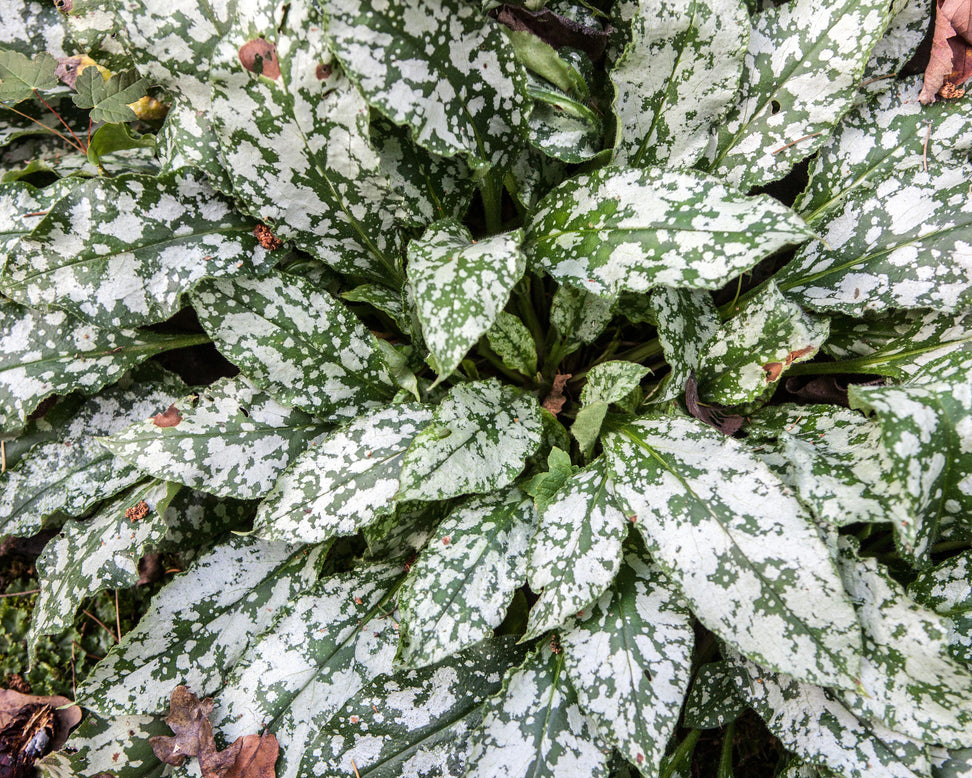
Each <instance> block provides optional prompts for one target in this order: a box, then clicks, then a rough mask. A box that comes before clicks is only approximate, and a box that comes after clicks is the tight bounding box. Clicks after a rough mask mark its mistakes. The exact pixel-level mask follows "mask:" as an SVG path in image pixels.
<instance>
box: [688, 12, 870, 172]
mask: <svg viewBox="0 0 972 778" xmlns="http://www.w3.org/2000/svg"><path fill="white" fill-rule="evenodd" d="M888 6H889V3H888V2H887V0H795V2H792V3H786V4H783V5H780V6H777V7H775V8H769V9H767V10H765V11H763V12H762V13H760V14H759V15H758V16H756V17H755V19H754V20H753V29H752V34H751V35H750V39H749V52H748V53H747V54H746V58H745V62H744V68H743V75H742V82H741V83H742V85H741V89H740V93H739V96H738V97H737V99H736V104H735V105H734V106H733V107H732V109H731V110H730V111H729V114H728V115H727V116H726V118H725V120H724V121H723V122H722V123H721V125H720V126H719V127H718V129H717V132H716V133H713V143H712V145H710V150H709V152H707V156H708V159H709V163H708V167H709V169H710V170H712V171H713V172H715V173H717V174H718V175H720V176H722V177H724V178H725V179H728V181H729V182H730V183H731V184H735V185H737V186H738V187H739V188H740V189H742V190H747V189H750V188H751V187H754V186H758V185H760V184H766V183H769V182H770V181H775V180H777V179H779V178H782V177H783V176H785V175H786V174H787V173H788V172H789V171H790V169H791V168H792V167H793V165H794V164H795V163H797V162H799V161H800V160H801V159H803V158H804V157H807V156H809V155H810V154H812V153H813V152H814V151H816V150H817V149H818V148H820V146H821V145H823V143H824V142H825V141H826V138H827V135H828V134H829V133H830V131H831V130H832V129H833V127H834V125H835V124H836V123H837V121H838V120H839V119H840V118H841V116H843V115H844V114H845V113H846V112H847V110H848V109H849V108H850V107H851V104H852V102H853V99H854V95H855V93H856V92H857V87H858V84H859V83H860V79H861V74H862V73H863V72H864V66H865V64H866V63H867V60H868V56H869V54H870V52H871V49H872V48H873V47H874V44H875V43H877V41H878V40H879V39H880V38H881V36H882V35H883V34H884V30H885V28H886V26H887V23H888V19H889V8H888ZM807 136H811V137H807ZM789 144H792V145H789Z"/></svg>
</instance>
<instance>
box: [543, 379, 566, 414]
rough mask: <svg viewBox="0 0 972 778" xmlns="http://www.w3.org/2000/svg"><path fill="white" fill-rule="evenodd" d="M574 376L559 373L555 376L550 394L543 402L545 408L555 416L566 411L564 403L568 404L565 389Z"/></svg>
mask: <svg viewBox="0 0 972 778" xmlns="http://www.w3.org/2000/svg"><path fill="white" fill-rule="evenodd" d="M572 375H573V374H572V373H557V375H555V376H554V380H553V386H552V387H550V393H549V394H548V395H547V396H546V398H545V399H544V401H543V407H544V408H546V409H547V410H548V411H550V412H551V413H552V414H553V415H554V416H556V415H557V414H558V413H560V412H561V411H562V410H563V409H564V403H566V402H567V398H566V397H565V396H564V387H566V386H567V382H568V381H569V380H570V378H571V376H572Z"/></svg>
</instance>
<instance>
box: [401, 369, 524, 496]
mask: <svg viewBox="0 0 972 778" xmlns="http://www.w3.org/2000/svg"><path fill="white" fill-rule="evenodd" d="M541 431H542V425H541V420H540V406H539V405H538V404H537V401H536V398H535V397H533V396H532V395H527V394H522V393H520V392H518V391H517V390H515V389H513V388H512V387H507V386H503V385H501V384H500V383H499V382H498V381H496V380H495V379H491V380H489V381H477V382H475V383H468V384H460V385H459V386H456V387H454V388H453V389H452V390H450V392H449V394H448V395H446V397H445V399H444V400H443V401H442V402H441V404H440V405H439V406H438V407H437V408H436V409H435V413H434V415H433V416H432V423H431V424H430V425H429V426H428V427H426V428H425V429H424V430H423V431H422V432H420V433H419V434H418V436H417V437H416V438H415V440H414V441H413V442H412V445H411V446H410V447H409V449H408V452H407V453H406V454H405V462H404V464H403V465H402V473H401V489H400V490H399V492H398V499H401V500H426V501H430V500H445V499H448V498H450V497H458V496H459V495H461V494H475V493H478V492H489V491H492V490H494V489H501V488H502V487H504V486H507V485H508V484H510V483H512V482H513V479H514V478H516V476H518V475H519V474H520V471H521V470H523V466H524V464H525V462H526V459H527V457H529V456H530V455H531V454H533V453H534V452H535V451H536V450H537V448H538V447H539V446H540V442H541Z"/></svg>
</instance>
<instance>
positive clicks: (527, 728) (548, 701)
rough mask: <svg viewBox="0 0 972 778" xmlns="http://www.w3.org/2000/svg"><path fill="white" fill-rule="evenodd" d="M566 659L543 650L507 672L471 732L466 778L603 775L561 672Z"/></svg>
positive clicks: (591, 735) (588, 726)
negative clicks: (501, 685) (470, 750)
mask: <svg viewBox="0 0 972 778" xmlns="http://www.w3.org/2000/svg"><path fill="white" fill-rule="evenodd" d="M565 661H566V657H565V655H564V653H563V652H562V651H559V649H558V653H554V652H553V651H552V650H550V649H549V648H547V647H543V648H541V649H539V650H537V651H535V652H534V653H533V654H531V655H530V656H529V657H528V658H527V660H526V661H525V662H524V663H523V665H522V666H521V667H519V668H516V669H515V670H513V671H511V672H510V673H508V674H507V676H506V678H505V679H504V681H503V689H502V691H501V692H500V693H499V694H496V695H494V696H493V697H491V698H490V699H489V700H487V701H486V704H485V705H484V707H483V722H482V724H481V725H480V727H479V728H478V729H477V730H475V731H474V732H473V735H472V741H473V747H472V753H471V754H470V757H469V761H468V763H467V765H466V773H465V774H466V776H468V778H495V776H499V775H509V776H514V775H529V776H531V778H542V777H545V776H550V777H551V778H552V777H553V776H565V775H584V776H591V778H600V777H601V776H607V775H608V765H607V762H608V758H607V755H606V754H605V753H604V752H603V751H602V748H603V746H602V743H601V742H600V739H599V738H598V736H597V734H596V730H595V729H594V725H593V723H592V722H591V720H590V719H589V718H588V717H587V716H586V715H585V714H584V712H583V711H582V710H581V708H580V706H579V705H578V702H577V693H576V692H575V691H574V689H573V687H572V686H571V685H570V682H569V681H568V679H567V674H566V673H565V672H564V663H565Z"/></svg>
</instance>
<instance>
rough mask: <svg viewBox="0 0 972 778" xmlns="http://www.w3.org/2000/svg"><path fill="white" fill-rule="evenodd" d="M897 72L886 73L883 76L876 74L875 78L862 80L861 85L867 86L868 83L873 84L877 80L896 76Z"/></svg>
mask: <svg viewBox="0 0 972 778" xmlns="http://www.w3.org/2000/svg"><path fill="white" fill-rule="evenodd" d="M896 75H898V74H897V73H885V74H884V75H883V76H874V78H869V79H868V80H867V81H861V86H867V85H868V84H873V83H874V82H875V81H883V80H884V79H886V78H894V77H895V76H896Z"/></svg>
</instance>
